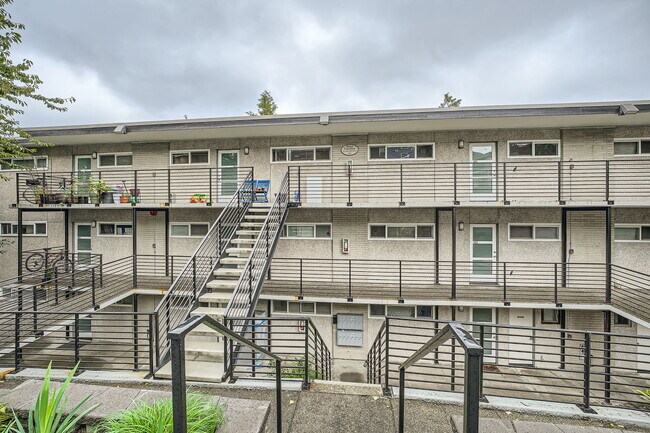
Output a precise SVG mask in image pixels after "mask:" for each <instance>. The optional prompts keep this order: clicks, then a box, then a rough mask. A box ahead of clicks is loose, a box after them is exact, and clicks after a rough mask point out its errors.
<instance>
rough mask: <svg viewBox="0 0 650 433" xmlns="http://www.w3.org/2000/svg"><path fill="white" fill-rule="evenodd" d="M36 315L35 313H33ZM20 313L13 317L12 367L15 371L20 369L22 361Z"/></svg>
mask: <svg viewBox="0 0 650 433" xmlns="http://www.w3.org/2000/svg"><path fill="white" fill-rule="evenodd" d="M33 314H36V313H33ZM21 315H22V313H15V317H14V366H15V368H16V370H18V369H20V362H21V361H22V351H21V350H20V318H21Z"/></svg>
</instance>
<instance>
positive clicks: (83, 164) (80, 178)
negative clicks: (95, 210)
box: [72, 155, 93, 203]
mask: <svg viewBox="0 0 650 433" xmlns="http://www.w3.org/2000/svg"><path fill="white" fill-rule="evenodd" d="M92 161H93V158H92V156H90V155H75V157H74V172H75V178H74V179H72V181H73V182H72V184H73V193H74V194H75V196H76V197H77V201H78V202H79V203H88V202H89V199H88V197H89V195H90V183H91V182H92V172H91V170H92Z"/></svg>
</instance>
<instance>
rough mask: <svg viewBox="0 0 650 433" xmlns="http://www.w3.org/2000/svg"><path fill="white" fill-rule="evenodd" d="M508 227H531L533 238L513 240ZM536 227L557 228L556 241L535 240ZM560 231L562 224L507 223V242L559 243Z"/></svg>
mask: <svg viewBox="0 0 650 433" xmlns="http://www.w3.org/2000/svg"><path fill="white" fill-rule="evenodd" d="M510 227H532V228H533V237H532V238H531V239H513V238H511V237H510ZM537 227H555V228H557V229H558V230H557V239H537V238H536V233H537V232H536V228H537ZM561 229H562V224H557V223H550V224H545V223H508V242H559V241H560V240H561V239H560V238H561V235H560V230H561Z"/></svg>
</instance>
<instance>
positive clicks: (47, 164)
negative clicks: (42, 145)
mask: <svg viewBox="0 0 650 433" xmlns="http://www.w3.org/2000/svg"><path fill="white" fill-rule="evenodd" d="M30 158H31V159H34V160H35V159H36V158H45V167H36V161H34V166H35V167H34V168H33V169H32V171H46V170H49V169H50V157H49V156H47V155H30V156H25V157H22V158H0V162H2V161H7V160H9V163H10V164H15V163H14V162H12V161H14V160H17V159H22V160H25V159H30ZM1 167H2V164H0V171H1V172H3V173H11V172H22V171H26V170H22V169H20V168H7V169H3V168H1Z"/></svg>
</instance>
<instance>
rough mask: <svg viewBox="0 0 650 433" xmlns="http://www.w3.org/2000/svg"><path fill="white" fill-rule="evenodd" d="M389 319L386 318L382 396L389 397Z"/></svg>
mask: <svg viewBox="0 0 650 433" xmlns="http://www.w3.org/2000/svg"><path fill="white" fill-rule="evenodd" d="M389 342H390V317H386V355H385V360H384V362H385V363H386V364H385V370H384V377H385V378H384V395H390V387H389V385H388V377H389V374H390V370H389V368H390V358H389V356H390V344H389Z"/></svg>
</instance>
